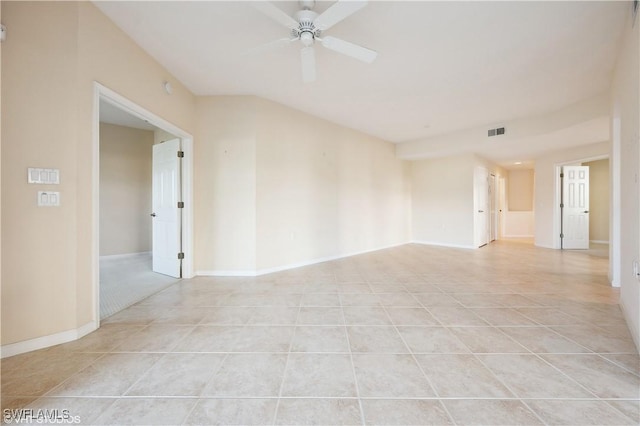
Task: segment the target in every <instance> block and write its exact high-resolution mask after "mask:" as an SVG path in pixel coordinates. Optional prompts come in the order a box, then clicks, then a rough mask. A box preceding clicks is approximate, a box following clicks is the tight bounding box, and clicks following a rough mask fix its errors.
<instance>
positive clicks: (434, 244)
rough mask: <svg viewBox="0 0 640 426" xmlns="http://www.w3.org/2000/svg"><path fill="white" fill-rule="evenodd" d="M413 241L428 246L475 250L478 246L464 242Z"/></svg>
mask: <svg viewBox="0 0 640 426" xmlns="http://www.w3.org/2000/svg"><path fill="white" fill-rule="evenodd" d="M411 243H413V244H424V245H426V246H438V247H449V248H459V249H472V250H475V249H477V248H478V247H474V246H466V245H462V244H447V243H437V242H433V241H419V240H414V241H411Z"/></svg>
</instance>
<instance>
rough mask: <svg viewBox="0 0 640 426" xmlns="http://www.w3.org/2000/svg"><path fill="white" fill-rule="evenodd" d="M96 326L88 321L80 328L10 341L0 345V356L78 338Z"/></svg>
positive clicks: (8, 355)
mask: <svg viewBox="0 0 640 426" xmlns="http://www.w3.org/2000/svg"><path fill="white" fill-rule="evenodd" d="M97 328H98V326H97V324H96V323H95V322H94V321H91V322H88V323H87V324H85V325H83V326H82V327H80V328H76V329H73V330H67V331H63V332H61V333H56V334H51V335H49V336H42V337H37V338H35V339H29V340H24V341H22V342H17V343H11V344H8V345H3V346H2V347H0V358H7V357H10V356H14V355H20V354H23V353H26V352H31V351H36V350H38V349H44V348H48V347H51V346H55V345H60V344H62V343H67V342H71V341H73V340H78V339H79V338H81V337H84V336H86V335H87V334H89V333H91V332H92V331H95V330H96V329H97Z"/></svg>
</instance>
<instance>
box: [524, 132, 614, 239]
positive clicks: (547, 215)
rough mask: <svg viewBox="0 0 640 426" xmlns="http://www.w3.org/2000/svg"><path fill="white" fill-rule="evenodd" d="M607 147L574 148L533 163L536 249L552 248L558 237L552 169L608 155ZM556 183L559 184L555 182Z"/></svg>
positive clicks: (554, 174) (607, 145)
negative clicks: (537, 247) (534, 165)
mask: <svg viewBox="0 0 640 426" xmlns="http://www.w3.org/2000/svg"><path fill="white" fill-rule="evenodd" d="M609 148H610V143H609V142H599V143H595V144H590V145H584V146H581V147H576V148H569V149H564V150H560V151H554V152H551V153H549V154H547V155H545V156H544V157H541V158H537V159H536V167H535V174H534V176H535V177H534V180H535V192H536V196H535V205H534V209H535V212H536V214H535V244H536V245H537V246H539V247H548V248H559V247H556V243H555V241H556V237H557V236H558V235H560V228H559V226H555V225H559V215H560V213H559V211H558V220H557V221H556V222H555V223H554V204H555V203H556V180H557V179H559V176H556V166H557V165H561V164H568V163H571V162H578V164H580V160H583V159H587V158H594V157H601V156H606V155H608V154H609ZM558 182H559V181H558Z"/></svg>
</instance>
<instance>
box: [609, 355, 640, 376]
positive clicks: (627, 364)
mask: <svg viewBox="0 0 640 426" xmlns="http://www.w3.org/2000/svg"><path fill="white" fill-rule="evenodd" d="M601 356H602V357H603V358H606V359H608V360H609V361H611V362H613V363H614V364H616V365H618V366H620V367H622V368H624V369H626V370H627V371H631V372H632V373H635V374H636V375H638V376H640V356H638V355H636V354H602V355H601Z"/></svg>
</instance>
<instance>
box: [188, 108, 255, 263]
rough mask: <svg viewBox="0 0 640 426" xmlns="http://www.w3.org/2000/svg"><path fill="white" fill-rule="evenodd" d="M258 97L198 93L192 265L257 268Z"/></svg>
mask: <svg viewBox="0 0 640 426" xmlns="http://www.w3.org/2000/svg"><path fill="white" fill-rule="evenodd" d="M255 103H256V98H254V97H250V96H229V97H225V96H219V97H202V98H198V108H197V123H198V126H197V130H196V138H195V144H196V145H195V148H194V150H195V152H196V155H195V158H194V179H195V183H194V185H195V187H194V197H195V206H196V208H195V218H194V221H195V227H196V230H197V232H196V233H195V253H196V258H195V269H196V273H199V274H203V273H205V274H207V273H213V272H214V271H226V272H228V273H242V272H243V271H254V270H255V268H256V241H255V239H256V136H255V135H256V125H255V123H256V118H255V117H256V106H255Z"/></svg>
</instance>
